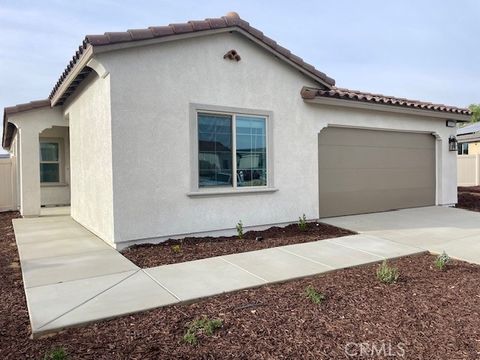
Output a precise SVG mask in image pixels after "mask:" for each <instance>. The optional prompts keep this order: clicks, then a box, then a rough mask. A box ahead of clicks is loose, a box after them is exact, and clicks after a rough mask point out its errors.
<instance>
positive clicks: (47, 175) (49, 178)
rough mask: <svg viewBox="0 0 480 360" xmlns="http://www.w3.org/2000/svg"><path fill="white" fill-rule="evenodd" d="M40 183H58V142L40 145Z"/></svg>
mask: <svg viewBox="0 0 480 360" xmlns="http://www.w3.org/2000/svg"><path fill="white" fill-rule="evenodd" d="M40 182H41V183H58V182H60V146H59V143H58V142H41V143H40Z"/></svg>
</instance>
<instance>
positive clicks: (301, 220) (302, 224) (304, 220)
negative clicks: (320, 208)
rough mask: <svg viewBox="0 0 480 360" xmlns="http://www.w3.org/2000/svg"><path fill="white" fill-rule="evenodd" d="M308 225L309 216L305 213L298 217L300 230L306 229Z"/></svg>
mask: <svg viewBox="0 0 480 360" xmlns="http://www.w3.org/2000/svg"><path fill="white" fill-rule="evenodd" d="M307 225H308V224H307V218H306V217H305V214H303V215H302V217H299V218H298V228H299V229H300V231H306V230H307Z"/></svg>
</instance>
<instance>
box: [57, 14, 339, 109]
mask: <svg viewBox="0 0 480 360" xmlns="http://www.w3.org/2000/svg"><path fill="white" fill-rule="evenodd" d="M218 29H232V30H235V29H240V30H243V31H245V32H246V33H247V34H249V35H251V36H252V37H254V38H255V39H256V40H258V41H259V42H261V43H262V44H263V45H265V46H266V47H267V48H269V49H271V50H272V51H274V52H275V53H277V54H278V55H280V58H284V59H286V60H288V61H291V62H293V63H294V64H296V65H297V66H299V67H300V68H301V69H303V70H304V71H305V73H306V75H310V76H311V77H312V78H313V79H314V80H316V81H317V82H320V83H322V85H325V86H326V87H330V86H333V85H335V80H334V79H332V78H330V77H328V76H327V75H325V74H324V73H323V72H321V71H319V70H317V69H315V67H314V66H313V65H310V64H308V63H306V62H305V61H303V59H302V58H300V57H298V56H296V55H294V54H292V53H291V52H290V50H288V49H286V48H284V47H282V46H280V45H278V44H277V43H276V41H275V40H272V39H271V38H269V37H267V36H265V35H264V34H263V32H261V31H260V30H258V29H256V28H254V27H252V26H250V24H249V23H248V22H246V21H245V20H243V19H241V18H240V16H239V15H238V14H237V13H235V12H229V13H228V14H227V15H226V16H222V17H221V18H213V19H205V20H196V21H189V22H187V23H181V24H170V25H168V26H151V27H149V28H146V29H132V30H127V31H125V32H106V33H104V34H102V35H87V36H86V37H85V39H84V40H83V43H82V45H80V47H79V48H78V51H77V52H76V53H75V55H74V56H73V58H72V60H71V61H70V63H69V64H68V65H67V67H66V69H65V71H64V72H63V73H62V75H61V76H60V78H59V79H58V81H57V83H56V84H55V86H54V88H53V90H52V92H51V93H50V96H49V99H50V100H52V101H53V100H54V98H55V97H58V95H57V92H59V91H65V92H66V93H67V94H71V93H72V92H73V91H74V90H75V88H76V87H77V86H78V85H79V83H80V81H77V79H75V80H74V81H73V87H69V88H68V89H62V84H63V82H64V81H66V79H67V77H68V76H69V74H70V72H71V71H72V70H73V69H74V68H75V66H76V65H77V63H79V61H80V60H81V58H82V57H83V56H85V54H86V50H87V49H88V48H89V47H93V48H98V47H102V46H107V45H114V44H121V43H131V42H136V41H142V40H152V39H158V38H167V37H170V36H174V35H184V34H187V35H188V34H192V35H193V34H194V33H198V32H206V31H211V30H218ZM63 101H65V99H63V98H62V99H61V101H60V103H61V102H63ZM53 102H54V101H53Z"/></svg>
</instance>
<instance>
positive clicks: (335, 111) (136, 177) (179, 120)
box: [70, 32, 456, 244]
mask: <svg viewBox="0 0 480 360" xmlns="http://www.w3.org/2000/svg"><path fill="white" fill-rule="evenodd" d="M231 49H235V50H236V51H237V52H238V53H239V55H240V56H241V61H239V62H236V61H231V60H225V59H224V58H223V55H224V54H225V53H226V52H228V51H229V50H231ZM96 60H97V61H98V62H100V63H101V64H102V65H103V66H104V68H105V69H106V71H107V72H108V73H109V74H110V75H109V78H110V82H109V83H108V81H107V79H98V78H97V79H96V80H95V81H94V82H93V83H92V85H91V87H90V88H88V90H83V93H82V95H81V96H80V97H78V98H77V99H76V100H73V102H72V105H71V110H70V124H71V125H70V126H71V143H72V144H71V146H72V149H71V153H72V215H73V216H74V218H75V219H76V220H78V221H79V222H80V223H86V222H87V218H88V222H89V223H94V222H95V221H97V222H102V224H101V227H103V228H105V229H110V230H109V231H107V232H105V233H104V234H101V235H104V236H105V237H107V239H108V241H111V240H112V239H114V241H115V243H117V244H122V243H123V244H126V243H128V242H132V241H135V240H143V241H145V240H151V241H153V240H155V239H157V240H158V239H161V238H164V237H168V236H180V235H182V234H189V233H198V232H208V231H214V230H225V229H230V230H231V229H234V227H235V224H236V223H237V222H238V221H239V220H242V222H243V224H244V225H245V226H246V227H248V226H257V225H266V224H275V223H284V222H291V221H295V220H296V219H298V217H299V216H301V215H302V214H305V215H306V217H307V218H309V219H316V218H318V216H319V215H318V214H319V196H318V134H319V132H320V131H321V130H322V129H323V128H324V127H326V126H354V127H364V128H373V129H389V130H392V129H393V130H400V131H415V132H426V133H435V136H436V139H437V141H436V147H437V150H436V162H437V164H436V170H437V191H436V202H437V203H438V204H452V203H455V202H456V159H455V158H456V154H455V153H451V152H449V151H448V136H449V135H450V134H454V131H455V129H452V128H447V127H446V126H445V122H444V121H441V120H440V119H435V118H427V117H421V116H411V115H404V114H393V113H387V112H380V111H370V110H357V109H351V108H350V109H349V108H340V107H333V106H326V105H320V104H306V103H304V101H303V100H302V98H301V96H300V90H301V88H302V87H303V86H316V85H318V84H315V83H314V82H313V81H312V80H311V79H309V78H307V77H305V76H304V75H302V74H300V73H299V72H298V71H297V70H295V69H294V68H292V67H290V66H288V65H287V64H285V63H284V62H283V61H281V60H279V59H278V58H276V57H275V56H273V55H272V54H271V53H268V52H267V51H266V50H264V49H262V48H261V47H259V46H258V45H257V44H255V43H253V42H252V41H250V40H248V39H246V38H244V37H243V36H242V35H239V34H238V33H235V32H234V33H222V34H216V35H209V36H202V37H195V38H190V39H185V40H179V41H174V42H166V43H163V44H157V45H151V46H148V47H147V46H146V47H135V48H130V49H123V50H117V51H113V52H108V53H103V54H99V55H97V57H96ZM108 84H110V91H111V123H110V121H109V116H110V114H109V110H108V108H109V107H108V103H109V101H110V98H109V97H108V95H107V94H106V93H107V92H108V90H109V88H108ZM191 104H204V105H208V106H228V107H237V108H243V109H249V110H255V109H258V110H263V111H269V112H271V113H272V117H271V119H269V121H270V122H269V126H273V128H272V134H273V139H272V149H271V151H272V156H271V158H270V159H269V160H271V161H273V169H274V175H273V179H271V180H273V186H274V187H275V188H276V189H278V191H275V192H270V193H263V194H258V193H255V194H242V195H217V196H206V197H192V196H188V194H189V192H190V191H191V190H192V189H191V181H192V174H191V168H192V166H193V164H192V161H195V159H192V156H191V150H192V146H196V143H192V141H191V137H190V131H191V125H190V120H189V119H190V105H191ZM98 109H100V112H99V111H98ZM110 124H111V129H110ZM110 131H111V132H110ZM110 141H111V143H110ZM92 154H95V155H94V156H92ZM99 169H101V171H99ZM76 178H77V179H76ZM78 178H79V179H78ZM74 183H76V184H74ZM112 184H113V187H112ZM85 193H86V194H87V196H84V195H85ZM94 219H97V220H94ZM107 223H108V224H107ZM112 224H113V225H114V226H113V225H112ZM110 225H111V226H110ZM109 226H110V227H109ZM99 228H100V224H99ZM113 228H114V231H113V233H112V232H111V229H113ZM102 237H103V236H102Z"/></svg>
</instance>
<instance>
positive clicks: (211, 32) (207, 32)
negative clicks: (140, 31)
mask: <svg viewBox="0 0 480 360" xmlns="http://www.w3.org/2000/svg"><path fill="white" fill-rule="evenodd" d="M233 31H236V32H238V33H240V34H242V35H243V36H245V37H247V38H248V39H249V40H251V41H253V42H254V43H255V44H257V45H259V46H261V47H262V48H264V49H265V50H267V51H268V52H270V53H271V54H273V55H274V56H275V57H277V58H279V59H281V60H283V61H284V62H286V63H287V64H289V65H290V66H293V67H294V68H295V69H296V70H298V71H300V72H301V73H302V74H304V75H305V76H307V77H309V78H311V79H313V80H315V81H316V82H317V83H319V84H321V85H322V86H324V87H325V88H327V89H331V88H332V85H330V84H328V83H326V82H325V81H324V80H323V79H321V78H319V77H318V76H316V75H314V74H312V73H310V72H308V71H307V70H306V69H304V68H302V67H301V66H299V65H297V64H295V63H294V62H293V61H292V60H290V59H289V58H287V57H286V56H284V55H282V54H280V53H279V52H278V51H276V50H274V49H272V48H271V47H269V46H268V45H267V44H265V43H264V42H262V41H260V40H259V39H257V38H255V37H254V36H253V35H251V34H249V33H248V32H247V31H245V30H243V29H242V28H240V27H238V26H231V27H226V28H221V29H213V30H204V31H198V32H192V33H185V34H177V35H170V36H166V37H160V38H154V39H145V40H137V41H129V42H124V43H118V44H112V45H101V46H94V47H93V53H94V54H101V53H105V52H110V51H115V50H123V49H129V48H134V47H138V46H149V45H155V44H160V43H164V42H170V41H177V40H182V39H189V38H195V37H200V36H207V35H214V34H221V33H227V32H233Z"/></svg>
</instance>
